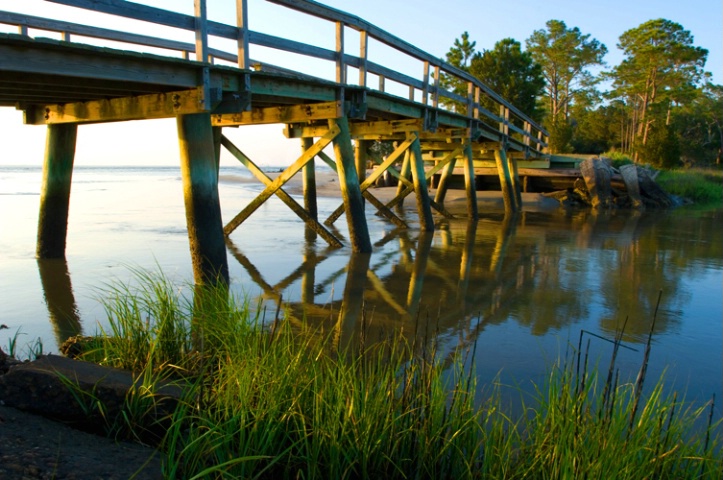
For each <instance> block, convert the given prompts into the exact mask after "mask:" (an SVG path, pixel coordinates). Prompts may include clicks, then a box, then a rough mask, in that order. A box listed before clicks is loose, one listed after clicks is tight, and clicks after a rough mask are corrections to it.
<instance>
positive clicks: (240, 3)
mask: <svg viewBox="0 0 723 480" xmlns="http://www.w3.org/2000/svg"><path fill="white" fill-rule="evenodd" d="M248 25H249V8H248V1H247V0H236V26H237V27H238V40H237V42H236V52H237V57H238V60H237V64H238V68H249V67H250V66H251V65H250V64H249V63H250V62H249V35H248Z"/></svg>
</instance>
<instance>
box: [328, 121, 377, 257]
mask: <svg viewBox="0 0 723 480" xmlns="http://www.w3.org/2000/svg"><path fill="white" fill-rule="evenodd" d="M334 126H336V127H337V128H338V129H339V133H338V134H337V135H336V136H335V137H334V154H335V155H336V171H337V174H338V175H339V187H340V188H341V196H342V198H343V199H344V210H345V211H346V221H347V224H348V226H349V238H350V240H351V247H352V250H353V251H355V252H360V253H371V251H372V242H371V240H370V238H369V228H368V227H367V220H366V217H365V215H364V202H363V200H362V194H361V189H360V188H359V177H357V173H356V168H355V162H354V149H353V147H352V144H351V135H350V134H349V122H348V120H347V119H346V117H341V118H337V119H334V120H329V127H334Z"/></svg>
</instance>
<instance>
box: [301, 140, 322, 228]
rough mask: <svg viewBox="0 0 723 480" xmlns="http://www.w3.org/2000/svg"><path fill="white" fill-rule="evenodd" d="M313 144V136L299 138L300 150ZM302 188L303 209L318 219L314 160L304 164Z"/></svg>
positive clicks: (304, 149)
mask: <svg viewBox="0 0 723 480" xmlns="http://www.w3.org/2000/svg"><path fill="white" fill-rule="evenodd" d="M313 145H314V139H313V138H309V137H306V138H302V139H301V151H302V153H303V152H306V151H307V150H308V149H310V148H311V147H312V146H313ZM303 175H304V176H303V183H302V189H303V192H304V209H305V210H306V211H307V212H309V216H310V217H311V218H313V219H314V221H318V220H319V211H318V207H317V202H316V168H315V165H314V161H313V160H312V161H310V162H309V163H307V164H306V165H304V170H303Z"/></svg>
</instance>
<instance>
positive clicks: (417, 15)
mask: <svg viewBox="0 0 723 480" xmlns="http://www.w3.org/2000/svg"><path fill="white" fill-rule="evenodd" d="M138 2H139V3H146V4H149V5H153V6H158V7H162V8H169V9H174V10H177V11H182V12H184V13H192V12H193V1H192V0H138ZM321 3H324V4H326V5H329V6H331V7H334V8H337V9H340V10H345V11H347V12H349V13H352V14H354V15H357V16H359V17H361V18H363V19H365V20H367V21H369V22H371V23H373V24H374V25H376V26H378V27H380V28H382V29H384V30H387V31H389V32H391V33H393V34H395V35H396V36H398V37H400V38H402V39H403V40H406V41H407V42H409V43H411V44H414V45H416V46H417V47H419V48H421V49H423V50H426V51H427V52H429V53H431V54H433V55H436V56H439V57H443V56H444V54H445V53H446V52H447V50H448V49H449V47H450V46H451V45H452V43H453V42H454V40H455V38H458V37H459V36H460V34H461V33H462V32H464V31H468V32H469V34H470V37H471V39H472V40H474V41H476V42H477V49H478V50H482V49H489V48H492V47H493V46H494V44H495V42H497V41H498V40H500V39H502V38H505V37H512V38H515V39H516V40H519V41H520V42H522V43H523V45H524V40H525V39H526V38H528V37H529V36H530V34H531V33H532V32H533V31H534V30H536V29H541V28H544V26H545V22H546V21H547V20H550V19H553V18H554V19H558V20H563V21H564V22H565V23H566V24H567V25H568V27H579V28H580V30H581V31H582V32H583V33H586V34H587V33H589V34H591V36H592V37H594V38H596V39H598V40H599V41H601V42H602V43H604V44H605V45H606V46H607V47H608V51H609V53H608V55H607V57H606V59H605V60H606V62H607V64H608V66H614V65H616V64H618V63H619V62H620V61H621V60H622V55H621V54H620V51H619V50H618V49H617V48H616V43H617V40H618V37H619V36H620V34H622V33H623V32H624V31H625V30H628V29H630V28H634V27H636V26H638V25H640V24H641V23H643V22H645V21H647V20H651V19H654V18H666V19H669V20H672V21H675V22H678V23H680V24H681V25H682V26H683V27H684V28H686V29H687V30H690V31H691V33H692V34H693V36H694V39H695V44H696V45H698V46H701V47H704V48H706V49H708V51H709V55H708V62H707V65H706V69H707V70H708V71H710V72H712V73H713V79H714V82H715V83H723V2H721V0H689V1H687V2H684V1H680V0H677V1H673V0H632V1H631V0H624V1H623V0H605V1H598V2H580V1H579V0H547V1H544V2H540V1H539V0H535V1H533V0H513V1H507V2H504V1H499V0H497V1H489V0H414V1H411V0H410V1H407V0H323V1H322V2H321ZM208 9H209V17H210V18H211V19H213V20H217V21H223V22H226V23H231V24H233V23H234V21H235V13H234V9H235V1H234V0H208ZM0 10H8V11H16V12H17V11H19V12H23V13H28V14H31V15H38V16H48V17H52V18H59V19H63V20H68V21H73V22H77V23H89V24H94V25H96V26H104V27H106V28H116V29H126V30H130V31H136V32H139V33H145V34H154V35H159V36H160V35H164V36H168V37H174V38H182V37H178V36H177V33H176V32H171V31H166V30H164V29H162V28H154V29H153V31H152V32H149V31H148V28H147V27H144V26H142V25H131V24H129V23H127V22H125V21H119V20H118V19H108V18H105V17H104V16H101V15H93V14H88V13H87V12H79V11H78V10H75V9H69V8H67V7H63V6H59V5H55V4H52V3H48V2H44V1H41V0H22V1H19V0H0ZM249 10H250V21H249V23H250V28H251V29H253V30H257V31H261V32H265V33H271V34H275V35H280V36H287V37H288V38H293V39H294V40H299V41H305V42H309V43H313V44H316V45H319V46H322V47H326V48H333V43H334V29H333V26H331V25H329V24H327V23H325V22H319V21H315V20H313V19H309V18H308V17H305V16H301V15H299V14H296V13H291V12H287V11H285V9H283V8H281V7H278V6H276V5H272V4H268V3H267V2H265V1H263V0H249ZM0 31H12V29H10V28H5V29H3V27H2V26H0ZM44 35H46V36H51V35H49V34H44ZM183 39H185V40H186V41H192V39H189V38H188V37H183ZM355 42H356V40H355V38H354V36H353V34H348V36H347V45H348V47H347V51H348V52H349V53H351V54H356V53H358V50H357V51H355V49H356V48H358V47H357V46H356V43H355ZM218 46H222V45H218ZM231 48H232V47H231ZM371 48H372V55H376V56H377V57H376V58H373V60H375V61H378V63H384V61H383V60H382V61H379V60H380V59H386V60H387V61H388V62H391V63H393V64H395V65H394V66H397V65H398V66H399V67H400V68H401V69H402V70H404V71H405V73H410V74H413V75H415V76H416V75H417V74H418V73H419V72H418V66H417V65H415V64H414V63H413V62H407V61H405V60H404V59H402V58H398V56H397V55H395V54H394V53H393V52H388V51H386V50H385V49H383V48H380V47H378V46H375V45H372V47H371ZM266 55H267V52H264V51H262V50H260V49H256V50H254V49H253V47H252V50H251V56H252V57H254V58H258V59H261V60H269V61H271V58H268V57H267V56H266ZM275 58H276V57H275ZM298 65H299V66H298V68H299V69H300V70H304V69H316V68H318V67H321V69H322V70H321V71H323V72H325V73H329V74H331V72H332V71H333V69H332V68H331V66H329V65H323V66H319V65H316V64H313V63H312V62H306V63H304V64H303V65H302V64H298ZM390 66H391V65H390ZM0 128H2V131H3V132H4V133H3V141H2V142H0V165H13V164H30V165H40V164H41V163H42V157H43V148H44V137H45V128H44V127H36V126H24V125H22V117H21V115H20V113H19V112H16V111H14V110H13V109H0ZM280 132H281V127H280V126H272V127H263V128H259V127H254V128H248V127H243V128H240V129H236V130H235V131H233V132H232V133H231V134H230V136H233V137H234V140H235V141H236V142H237V143H238V144H239V146H240V147H241V148H242V149H243V150H244V151H245V152H246V153H247V154H248V155H249V156H251V157H252V158H253V159H255V160H256V161H257V162H259V163H262V164H280V163H287V162H290V161H292V160H294V159H295V156H296V155H298V152H299V146H298V143H297V142H295V141H289V140H286V139H284V138H283V136H282V135H281V133H280ZM177 159H178V147H177V142H176V137H175V123H174V122H173V121H172V120H161V121H144V122H126V123H123V124H110V125H87V126H82V127H81V128H80V130H79V140H78V150H77V154H76V164H77V165H90V164H103V165H117V164H149V165H159V164H160V165H176V164H177V162H178V160H177ZM226 161H229V160H224V162H226ZM230 162H232V161H230ZM231 164H232V163H231Z"/></svg>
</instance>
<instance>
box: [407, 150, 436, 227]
mask: <svg viewBox="0 0 723 480" xmlns="http://www.w3.org/2000/svg"><path fill="white" fill-rule="evenodd" d="M411 150H412V158H411V161H410V163H411V170H412V180H413V181H414V192H415V193H416V198H417V213H418V214H419V228H421V229H422V230H426V231H428V232H432V231H434V218H433V217H432V207H431V205H430V202H429V192H427V179H426V177H425V174H424V160H423V159H422V147H421V146H420V145H419V137H417V139H416V140H414V142H412V146H411Z"/></svg>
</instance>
